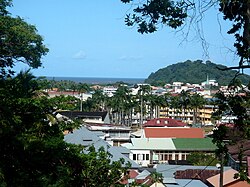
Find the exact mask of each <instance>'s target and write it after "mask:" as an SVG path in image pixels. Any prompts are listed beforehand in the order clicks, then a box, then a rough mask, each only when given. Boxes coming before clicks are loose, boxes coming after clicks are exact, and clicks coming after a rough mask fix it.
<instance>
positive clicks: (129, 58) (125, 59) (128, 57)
mask: <svg viewBox="0 0 250 187" xmlns="http://www.w3.org/2000/svg"><path fill="white" fill-rule="evenodd" d="M141 59H143V57H142V56H139V55H138V56H126V55H123V56H121V57H120V58H119V60H124V61H128V60H141Z"/></svg>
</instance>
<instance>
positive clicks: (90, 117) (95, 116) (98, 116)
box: [57, 111, 110, 124]
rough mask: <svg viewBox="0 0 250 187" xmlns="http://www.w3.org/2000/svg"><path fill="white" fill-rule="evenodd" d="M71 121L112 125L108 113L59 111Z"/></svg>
mask: <svg viewBox="0 0 250 187" xmlns="http://www.w3.org/2000/svg"><path fill="white" fill-rule="evenodd" d="M57 113H59V114H60V115H62V116H66V117H67V118H69V119H72V120H73V119H81V120H82V121H83V122H85V123H102V124H103V123H106V124H109V123H110V119H109V115H108V112H106V111H104V112H81V111H57Z"/></svg>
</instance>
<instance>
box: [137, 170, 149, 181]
mask: <svg viewBox="0 0 250 187" xmlns="http://www.w3.org/2000/svg"><path fill="white" fill-rule="evenodd" d="M150 174H151V173H150V172H149V171H148V170H146V169H145V170H143V171H142V172H141V173H139V175H137V176H136V177H135V178H136V179H145V178H146V177H147V176H149V175H150Z"/></svg>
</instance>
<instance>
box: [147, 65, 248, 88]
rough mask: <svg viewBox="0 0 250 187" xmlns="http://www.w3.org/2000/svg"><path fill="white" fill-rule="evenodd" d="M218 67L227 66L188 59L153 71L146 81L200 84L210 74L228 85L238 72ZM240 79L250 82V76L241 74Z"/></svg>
mask: <svg viewBox="0 0 250 187" xmlns="http://www.w3.org/2000/svg"><path fill="white" fill-rule="evenodd" d="M217 67H219V68H226V66H223V65H219V64H214V63H212V62H210V61H207V62H205V63H203V62H202V61H201V60H196V61H190V60H187V61H185V62H180V63H177V64H173V65H170V66H167V67H165V68H162V69H159V70H158V71H156V72H155V73H151V74H150V75H149V77H148V78H147V79H146V80H145V82H146V83H149V84H155V85H157V84H162V83H172V82H175V81H179V82H184V83H187V82H188V83H193V84H194V83H196V84H200V83H201V82H203V81H206V79H207V75H208V76H209V79H215V80H216V81H217V82H218V83H219V84H220V85H227V84H228V83H229V82H230V81H231V80H232V78H233V77H234V76H235V74H236V72H237V71H235V70H227V71H222V70H219V69H218V68H217ZM239 79H241V81H242V83H243V84H248V82H249V81H250V76H249V75H240V76H239Z"/></svg>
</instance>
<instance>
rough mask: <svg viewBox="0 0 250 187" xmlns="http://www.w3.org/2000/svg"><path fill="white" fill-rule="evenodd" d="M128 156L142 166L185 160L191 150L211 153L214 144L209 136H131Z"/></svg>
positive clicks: (213, 149) (214, 147)
mask: <svg viewBox="0 0 250 187" xmlns="http://www.w3.org/2000/svg"><path fill="white" fill-rule="evenodd" d="M121 146H124V147H126V148H128V149H129V150H130V151H131V153H130V156H129V158H130V159H131V160H134V161H135V162H136V163H138V164H139V165H142V166H149V165H152V164H156V163H168V162H169V161H172V160H175V161H179V160H186V159H187V155H189V154H190V153H192V152H203V153H207V154H210V153H213V152H214V151H215V149H216V146H215V145H214V144H213V143H212V139H210V138H131V143H124V144H122V145H121Z"/></svg>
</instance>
